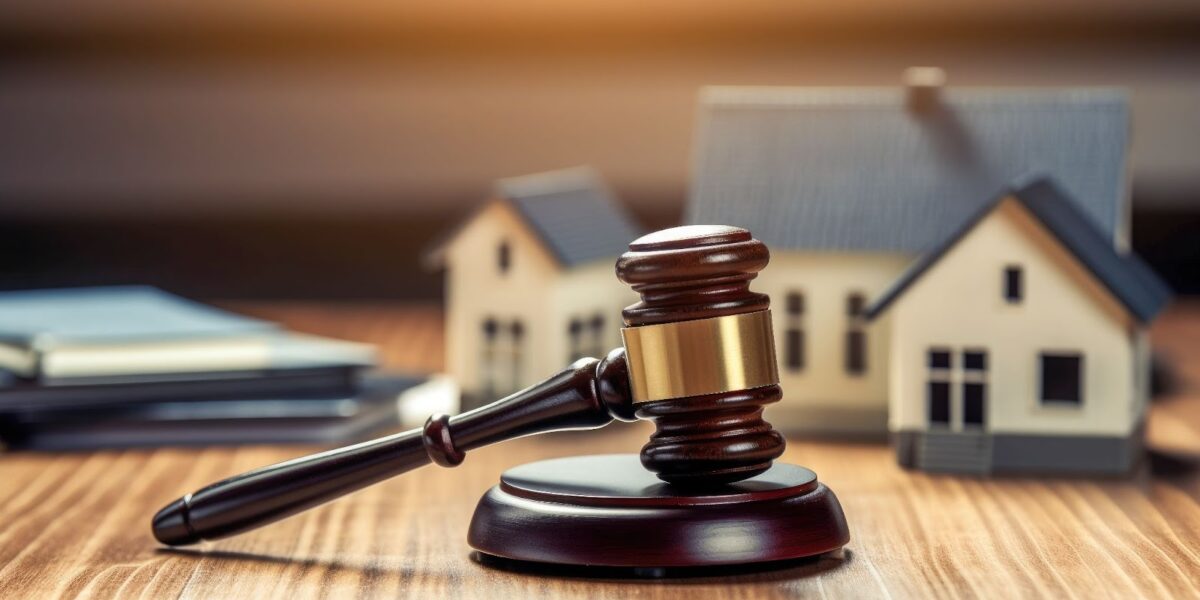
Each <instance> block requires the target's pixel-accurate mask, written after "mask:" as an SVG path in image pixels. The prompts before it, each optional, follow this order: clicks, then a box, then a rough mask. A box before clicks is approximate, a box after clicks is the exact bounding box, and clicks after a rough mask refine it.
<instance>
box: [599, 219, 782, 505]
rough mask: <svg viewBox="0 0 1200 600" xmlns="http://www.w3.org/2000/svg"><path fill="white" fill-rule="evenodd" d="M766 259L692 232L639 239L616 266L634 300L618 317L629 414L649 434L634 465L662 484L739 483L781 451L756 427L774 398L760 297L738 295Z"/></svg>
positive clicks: (775, 380)
mask: <svg viewBox="0 0 1200 600" xmlns="http://www.w3.org/2000/svg"><path fill="white" fill-rule="evenodd" d="M769 259H770V254H769V252H768V251H767V247H766V246H765V245H764V244H763V243H762V242H760V241H758V240H756V239H754V238H753V237H752V236H751V235H750V232H748V231H746V230H745V229H740V228H737V227H727V226H718V225H693V226H685V227H675V228H672V229H666V230H663V231H658V232H655V233H651V234H649V235H646V236H643V237H641V238H639V239H637V240H635V241H634V242H633V243H632V244H630V245H629V252H626V253H625V254H623V255H622V256H621V258H620V259H619V260H618V261H617V276H618V277H619V278H620V279H621V281H623V282H625V283H628V284H630V286H631V287H633V289H634V291H636V292H638V293H639V294H640V295H641V297H642V299H641V301H640V302H638V303H637V304H634V305H632V306H629V307H628V308H626V309H625V310H624V311H623V313H622V315H623V317H624V320H625V328H624V329H622V337H623V339H624V342H625V353H626V363H627V366H628V369H629V383H630V391H631V395H632V401H633V408H634V410H635V414H636V416H637V417H638V418H641V419H646V420H649V421H652V422H653V423H654V424H655V433H654V434H653V435H652V436H651V438H650V442H649V443H648V444H646V445H645V447H643V448H642V452H641V459H642V464H643V465H644V466H645V467H646V468H647V469H649V470H650V471H653V472H654V473H656V474H657V475H658V477H659V478H660V479H662V480H664V481H668V482H670V483H674V484H685V485H710V484H721V483H729V482H734V481H740V480H742V479H746V478H749V477H753V476H754V475H757V474H759V473H762V472H763V471H766V470H767V469H768V468H769V467H770V466H771V461H773V460H774V459H776V458H778V457H779V455H780V454H782V453H783V448H784V441H783V436H781V435H780V434H779V432H777V431H775V430H774V429H773V428H772V427H771V425H770V424H769V423H767V422H766V421H764V420H763V418H762V411H763V407H764V406H765V405H767V404H770V403H772V402H777V401H779V399H780V397H781V395H782V391H781V390H780V388H779V377H778V373H777V369H776V364H775V348H774V340H773V338H772V335H771V315H770V312H769V311H768V307H769V305H770V299H769V298H768V297H767V296H766V295H764V294H757V293H754V292H751V291H750V280H752V279H754V277H755V276H756V275H757V273H758V271H760V270H762V268H763V267H765V266H766V265H767V261H768V260H769Z"/></svg>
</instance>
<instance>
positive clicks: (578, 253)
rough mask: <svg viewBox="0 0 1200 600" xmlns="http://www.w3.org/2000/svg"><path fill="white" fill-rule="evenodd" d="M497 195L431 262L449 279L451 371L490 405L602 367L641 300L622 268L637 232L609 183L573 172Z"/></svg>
mask: <svg viewBox="0 0 1200 600" xmlns="http://www.w3.org/2000/svg"><path fill="white" fill-rule="evenodd" d="M496 186H497V196H494V197H493V198H492V199H490V200H489V201H487V202H486V203H485V204H484V205H483V206H482V207H481V208H480V209H479V210H478V211H476V213H475V214H474V215H473V216H471V217H470V218H469V219H468V220H467V221H466V222H465V223H463V224H461V225H460V227H459V228H458V229H457V230H456V231H455V232H454V233H453V234H452V235H451V237H450V238H449V239H448V240H447V241H446V242H445V243H444V244H443V245H442V246H440V247H439V248H438V249H436V250H435V251H434V252H433V253H432V254H431V255H430V258H431V259H432V261H433V262H434V263H436V264H438V265H439V266H442V267H444V268H445V270H446V340H447V342H446V343H447V345H446V365H447V369H448V371H449V373H450V375H451V376H453V377H454V378H455V380H456V381H457V382H458V384H459V385H460V386H461V388H462V390H463V391H464V392H465V393H466V394H467V395H468V396H471V397H472V399H473V400H479V401H487V400H492V399H495V398H499V397H501V396H504V395H507V394H509V393H511V392H514V391H516V390H519V389H521V388H524V387H528V386H530V385H533V384H535V383H537V382H539V381H542V380H543V379H545V378H546V377H549V376H550V375H552V374H554V373H556V372H558V371H559V370H561V369H563V368H565V367H566V366H567V365H569V364H570V363H572V362H573V361H575V360H576V359H578V358H581V357H585V356H591V357H596V358H600V357H603V356H604V355H605V354H606V353H607V352H608V351H609V350H612V349H613V348H615V347H617V346H619V345H620V343H621V341H620V326H621V309H623V308H624V307H625V306H627V305H630V304H633V303H634V302H636V301H637V295H636V294H635V293H634V292H633V291H632V290H631V289H629V287H628V286H626V285H625V284H623V283H621V282H620V281H619V280H617V278H616V275H615V273H614V270H613V269H614V263H615V261H616V258H617V256H618V255H619V254H620V252H621V250H622V249H623V248H625V246H626V244H628V243H629V242H631V241H632V240H633V238H634V237H636V236H637V235H638V233H637V229H636V226H635V225H634V224H633V223H632V222H631V221H629V220H628V219H627V217H626V216H625V215H624V213H623V212H621V211H620V209H619V207H618V206H617V204H616V202H615V200H614V199H613V198H612V197H611V194H610V193H609V192H608V191H607V189H606V187H605V186H604V184H603V182H602V181H601V180H600V178H599V176H598V175H596V174H595V173H594V172H592V171H590V170H588V169H584V168H575V169H564V170H561V171H552V172H546V173H539V174H534V175H529V176H523V177H515V178H510V179H505V180H500V181H498V182H497V184H496ZM563 219H565V220H566V222H567V224H564V222H563V221H562V220H563Z"/></svg>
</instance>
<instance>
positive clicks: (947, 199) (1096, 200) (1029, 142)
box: [685, 87, 1129, 254]
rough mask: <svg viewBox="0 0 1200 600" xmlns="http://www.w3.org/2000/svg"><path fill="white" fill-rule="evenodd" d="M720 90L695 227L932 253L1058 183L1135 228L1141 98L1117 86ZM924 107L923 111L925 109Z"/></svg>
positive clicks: (1110, 223)
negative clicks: (1031, 188)
mask: <svg viewBox="0 0 1200 600" xmlns="http://www.w3.org/2000/svg"><path fill="white" fill-rule="evenodd" d="M907 98H908V96H907V94H906V89H905V88H902V87H895V88H802V87H795V88H752V87H713V88H706V89H704V90H703V91H702V92H701V96H700V109H699V110H700V114H699V123H698V140H697V150H696V155H695V157H694V161H693V170H692V171H693V173H694V175H693V183H692V190H691V198H690V202H689V206H688V211H687V214H686V217H685V221H686V222H687V223H690V224H701V223H722V224H727V225H736V226H739V227H745V228H747V229H749V230H751V231H753V232H754V234H755V236H756V237H758V238H759V239H761V240H763V241H764V242H766V243H767V245H769V246H770V247H771V248H772V249H785V248H791V249H807V250H824V251H882V252H904V253H912V254H918V253H921V252H924V251H926V250H928V249H930V248H931V247H933V245H934V244H936V243H937V242H938V241H940V240H943V239H945V238H946V236H947V235H949V234H950V233H951V232H953V231H955V230H956V229H957V228H958V227H959V226H961V225H962V223H963V221H965V220H966V219H967V218H969V217H970V216H971V215H972V214H974V213H975V212H976V211H977V210H978V209H979V207H980V206H981V205H982V204H984V203H985V202H986V201H987V199H988V198H990V196H991V194H992V193H994V192H995V191H996V190H998V189H1000V188H1002V187H1003V186H1005V185H1007V184H1008V183H1009V182H1011V181H1013V180H1014V179H1015V178H1017V177H1018V176H1020V175H1022V174H1024V173H1028V172H1030V171H1041V172H1046V173H1050V174H1052V175H1053V176H1054V177H1055V178H1056V179H1057V180H1058V181H1060V182H1061V184H1062V186H1063V187H1064V188H1065V189H1066V190H1067V192H1069V193H1070V194H1071V195H1072V196H1073V197H1075V198H1079V199H1081V200H1082V202H1083V203H1082V205H1081V206H1082V208H1083V210H1084V212H1085V213H1086V214H1087V215H1088V217H1089V218H1091V219H1092V220H1093V221H1094V222H1095V223H1096V224H1097V225H1098V227H1099V229H1100V231H1101V232H1103V233H1104V234H1105V235H1106V236H1107V237H1108V238H1110V239H1114V238H1115V236H1116V235H1117V234H1120V233H1123V231H1122V230H1123V229H1124V227H1125V224H1124V222H1123V220H1124V217H1123V213H1124V206H1125V198H1126V187H1127V183H1126V180H1125V173H1126V165H1125V163H1126V147H1127V144H1128V139H1129V115H1128V112H1129V111H1128V102H1127V99H1126V97H1125V95H1124V94H1123V93H1122V92H1120V91H1116V90H1104V89H1054V90H1013V89H987V88H961V89H955V88H946V89H938V90H935V91H934V95H933V96H932V99H933V102H931V103H929V102H927V103H925V104H924V105H913V104H910V102H909V101H908V99H907ZM914 106H915V107H914Z"/></svg>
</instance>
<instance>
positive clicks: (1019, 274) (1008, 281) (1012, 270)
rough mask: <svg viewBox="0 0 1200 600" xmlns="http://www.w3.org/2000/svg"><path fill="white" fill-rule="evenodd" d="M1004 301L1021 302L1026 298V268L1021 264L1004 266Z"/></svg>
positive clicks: (1010, 302)
mask: <svg viewBox="0 0 1200 600" xmlns="http://www.w3.org/2000/svg"><path fill="white" fill-rule="evenodd" d="M1003 283H1004V301H1005V302H1007V303H1009V304H1020V303H1021V302H1023V301H1024V300H1025V269H1023V268H1022V267H1021V265H1008V266H1006V267H1004V279H1003Z"/></svg>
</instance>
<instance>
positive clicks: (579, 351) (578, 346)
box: [567, 318, 583, 362]
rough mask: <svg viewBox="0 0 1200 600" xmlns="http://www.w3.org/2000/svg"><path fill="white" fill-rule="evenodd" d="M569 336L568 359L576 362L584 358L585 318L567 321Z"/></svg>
mask: <svg viewBox="0 0 1200 600" xmlns="http://www.w3.org/2000/svg"><path fill="white" fill-rule="evenodd" d="M567 336H568V338H569V339H570V341H569V342H568V348H570V352H569V353H568V361H569V362H575V361H577V360H579V359H581V358H583V320H581V319H579V318H573V319H571V321H570V322H569V323H567Z"/></svg>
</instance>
